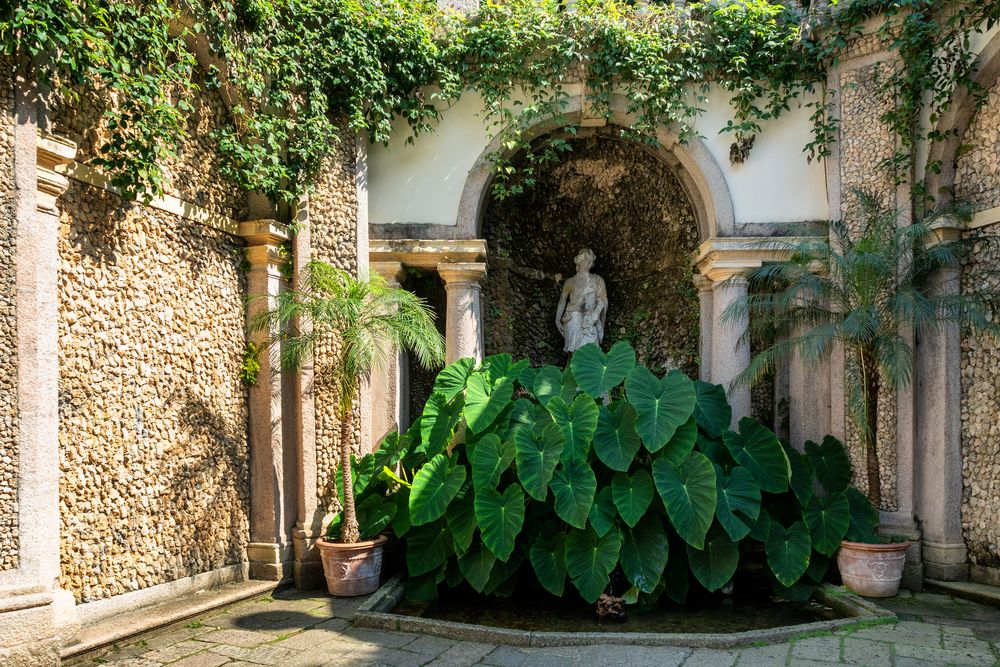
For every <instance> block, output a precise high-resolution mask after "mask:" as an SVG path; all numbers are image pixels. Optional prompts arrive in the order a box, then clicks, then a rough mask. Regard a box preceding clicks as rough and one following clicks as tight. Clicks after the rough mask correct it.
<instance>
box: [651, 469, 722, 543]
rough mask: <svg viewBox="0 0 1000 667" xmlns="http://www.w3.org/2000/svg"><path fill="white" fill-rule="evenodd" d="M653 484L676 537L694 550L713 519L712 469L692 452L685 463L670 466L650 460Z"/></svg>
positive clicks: (713, 476) (714, 499)
mask: <svg viewBox="0 0 1000 667" xmlns="http://www.w3.org/2000/svg"><path fill="white" fill-rule="evenodd" d="M653 481H654V482H655V484H656V490H657V491H658V492H659V493H660V498H662V499H663V505H664V507H666V508H667V516H669V517H670V522H671V523H672V524H673V526H674V529H675V530H676V531H677V534H678V535H680V536H681V537H682V538H683V539H684V541H685V542H687V543H688V544H690V545H692V546H693V547H695V548H696V549H701V548H702V547H703V546H704V544H705V534H706V533H707V532H708V528H709V526H711V525H712V517H714V516H715V503H716V498H717V491H716V488H715V468H714V467H713V466H712V462H711V461H709V460H708V458H707V457H706V456H705V455H704V454H701V453H700V452H691V453H690V454H688V456H687V458H686V459H684V463H683V464H681V465H680V466H673V465H671V464H670V462H669V461H667V460H665V459H657V460H655V461H653Z"/></svg>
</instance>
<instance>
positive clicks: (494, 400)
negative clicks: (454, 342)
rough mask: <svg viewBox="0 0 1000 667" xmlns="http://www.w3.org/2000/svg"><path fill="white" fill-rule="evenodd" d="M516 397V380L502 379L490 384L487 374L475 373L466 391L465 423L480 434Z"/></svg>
mask: <svg viewBox="0 0 1000 667" xmlns="http://www.w3.org/2000/svg"><path fill="white" fill-rule="evenodd" d="M513 395H514V378H512V377H501V378H500V379H498V380H497V382H496V384H490V382H489V380H488V379H487V377H486V374H485V373H473V374H472V375H471V376H470V377H469V382H468V385H467V387H466V390H465V421H466V423H467V424H468V425H469V430H470V431H472V432H473V433H479V432H480V431H484V430H486V428H487V427H488V426H489V425H490V424H492V423H493V420H494V419H496V418H497V417H498V416H499V415H500V413H501V412H502V411H503V409H504V408H505V407H506V406H507V404H508V403H510V399H511V397H512V396H513Z"/></svg>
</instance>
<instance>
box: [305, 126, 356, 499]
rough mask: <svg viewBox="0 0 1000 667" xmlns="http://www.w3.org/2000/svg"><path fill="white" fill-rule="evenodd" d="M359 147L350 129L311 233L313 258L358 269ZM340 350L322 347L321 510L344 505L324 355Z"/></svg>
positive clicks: (324, 185) (318, 396) (330, 164)
mask: <svg viewBox="0 0 1000 667" xmlns="http://www.w3.org/2000/svg"><path fill="white" fill-rule="evenodd" d="M355 162H356V148H355V141H354V138H353V134H350V133H348V132H347V131H346V130H345V132H344V136H343V138H342V139H341V141H340V144H339V145H338V146H337V152H336V154H335V156H334V157H332V158H330V159H328V160H327V162H326V165H325V166H324V168H323V170H322V173H321V174H320V176H319V178H318V179H317V181H316V184H315V187H314V189H313V191H312V194H310V197H309V234H310V240H311V243H312V249H313V259H315V260H320V261H324V262H328V263H330V264H332V265H334V266H337V267H339V268H341V269H344V270H345V271H350V272H352V273H354V272H356V271H357V269H358V250H357V238H358V237H357V232H358V192H357V184H356V182H355ZM333 354H336V349H335V347H334V346H326V347H321V348H319V349H317V350H316V375H315V381H314V383H315V404H316V476H317V493H318V494H319V500H320V509H321V511H326V512H333V511H337V510H339V503H338V500H337V493H336V470H337V466H338V464H339V461H340V426H341V425H340V420H338V419H337V417H336V407H337V391H336V389H335V387H334V384H333V382H332V378H330V377H329V375H328V374H327V369H328V367H324V364H323V359H324V357H326V358H329V357H330V356H332V355H333ZM353 421H354V424H353V426H354V434H355V437H354V438H353V440H354V442H353V443H352V446H353V447H354V449H355V450H356V451H360V446H361V423H360V414H359V411H358V410H357V409H355V411H354V419H353Z"/></svg>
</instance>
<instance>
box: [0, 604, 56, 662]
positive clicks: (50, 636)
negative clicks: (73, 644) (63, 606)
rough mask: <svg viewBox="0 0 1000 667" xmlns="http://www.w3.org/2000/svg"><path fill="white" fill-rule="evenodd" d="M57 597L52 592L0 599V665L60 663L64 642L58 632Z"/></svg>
mask: <svg viewBox="0 0 1000 667" xmlns="http://www.w3.org/2000/svg"><path fill="white" fill-rule="evenodd" d="M55 603H56V596H55V595H54V594H53V593H51V592H45V593H28V594H23V595H12V596H11V597H7V598H0V665H5V666H7V667H36V666H37V667H43V666H44V667H51V666H52V665H58V664H59V649H60V648H61V647H62V643H63V640H62V638H61V637H60V636H59V633H58V632H57V629H56V627H57V619H56V615H57V609H56V606H57V605H56V604H55Z"/></svg>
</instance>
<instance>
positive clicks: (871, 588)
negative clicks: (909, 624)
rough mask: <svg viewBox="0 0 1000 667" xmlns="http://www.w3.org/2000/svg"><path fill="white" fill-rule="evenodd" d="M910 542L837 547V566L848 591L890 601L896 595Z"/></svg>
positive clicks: (852, 544)
mask: <svg viewBox="0 0 1000 667" xmlns="http://www.w3.org/2000/svg"><path fill="white" fill-rule="evenodd" d="M909 546H910V543H909V542H895V543H891V544H866V543H864V542H849V541H847V540H844V541H843V542H841V543H840V549H839V550H838V551H837V566H838V567H839V568H840V577H841V579H843V580H844V585H845V586H847V587H848V588H849V589H851V590H852V591H854V592H855V593H857V594H858V595H863V596H865V597H869V598H891V597H892V596H894V595H896V593H898V592H899V581H900V579H902V578H903V565H904V563H905V562H906V548H907V547H909Z"/></svg>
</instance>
